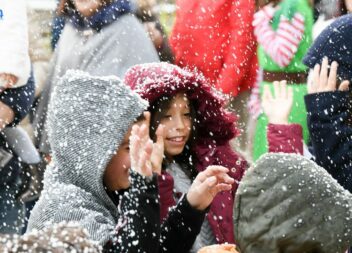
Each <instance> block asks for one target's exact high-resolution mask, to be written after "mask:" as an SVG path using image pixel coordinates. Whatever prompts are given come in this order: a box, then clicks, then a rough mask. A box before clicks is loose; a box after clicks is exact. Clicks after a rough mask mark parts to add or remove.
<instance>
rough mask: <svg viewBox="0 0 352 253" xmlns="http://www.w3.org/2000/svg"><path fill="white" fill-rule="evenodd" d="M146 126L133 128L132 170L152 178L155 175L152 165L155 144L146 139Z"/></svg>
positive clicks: (131, 140) (131, 146) (131, 137)
mask: <svg viewBox="0 0 352 253" xmlns="http://www.w3.org/2000/svg"><path fill="white" fill-rule="evenodd" d="M147 132H148V130H147V126H146V124H142V125H141V126H139V125H137V124H135V125H133V127H132V131H131V136H130V138H129V139H130V159H131V169H133V170H135V171H136V172H138V173H139V174H141V175H143V176H146V177H150V176H152V175H153V169H152V164H151V155H152V152H153V142H152V141H151V140H150V139H149V140H148V139H146V138H145V136H146V134H147Z"/></svg>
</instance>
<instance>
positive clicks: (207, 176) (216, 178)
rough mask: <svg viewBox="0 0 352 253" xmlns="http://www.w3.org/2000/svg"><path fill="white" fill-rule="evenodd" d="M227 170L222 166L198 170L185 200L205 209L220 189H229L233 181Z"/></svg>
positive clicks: (199, 208)
mask: <svg viewBox="0 0 352 253" xmlns="http://www.w3.org/2000/svg"><path fill="white" fill-rule="evenodd" d="M228 172H229V170H228V169H227V168H225V167H222V166H208V167H207V169H206V170H204V171H202V172H200V173H199V174H198V175H197V177H196V179H195V180H194V181H193V183H192V185H191V187H190V189H189V190H188V193H187V200H188V202H189V203H190V205H191V206H192V207H194V208H195V209H198V210H204V209H206V208H207V207H208V206H209V205H210V203H211V202H212V201H213V199H214V198H215V196H216V194H218V193H219V192H221V191H229V190H231V188H232V184H233V183H234V182H235V180H234V179H233V178H231V177H230V176H229V175H228V174H227V173H228Z"/></svg>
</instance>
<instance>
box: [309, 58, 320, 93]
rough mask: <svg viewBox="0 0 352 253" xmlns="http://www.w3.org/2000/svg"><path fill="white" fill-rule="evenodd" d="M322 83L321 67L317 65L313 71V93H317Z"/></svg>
mask: <svg viewBox="0 0 352 253" xmlns="http://www.w3.org/2000/svg"><path fill="white" fill-rule="evenodd" d="M319 83H320V65H319V64H315V66H314V71H313V82H312V83H311V85H312V87H311V88H312V92H317V90H318V87H319Z"/></svg>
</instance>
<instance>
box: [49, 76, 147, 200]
mask: <svg viewBox="0 0 352 253" xmlns="http://www.w3.org/2000/svg"><path fill="white" fill-rule="evenodd" d="M147 106H148V103H147V102H146V101H145V100H143V99H141V98H140V96H139V95H138V94H136V93H135V92H133V91H132V90H131V89H130V88H129V87H128V86H126V85H125V84H124V83H122V81H121V80H120V79H119V78H118V77H115V76H108V77H99V76H91V75H90V74H88V73H86V72H83V71H77V70H69V71H67V72H66V74H65V75H64V76H63V77H62V78H61V79H60V81H59V82H58V83H57V85H56V86H55V88H54V91H53V93H52V97H51V100H50V104H49V110H48V133H49V141H50V145H51V146H52V150H53V157H54V160H55V163H56V164H57V165H58V166H60V168H59V170H58V173H59V174H60V179H62V181H63V182H70V183H75V184H76V185H77V186H79V187H81V188H83V189H85V190H87V191H89V192H93V193H95V194H96V195H97V196H100V198H101V199H107V198H108V197H107V195H106V194H105V190H104V186H103V183H102V182H103V179H102V178H103V174H104V172H105V168H106V166H107V164H108V162H109V161H110V159H111V158H112V156H113V155H114V153H115V151H116V150H117V148H118V147H119V146H120V144H121V142H122V141H123V139H124V136H125V134H126V133H127V131H128V129H129V127H130V126H131V125H132V124H133V122H134V120H135V119H136V118H137V117H139V116H140V115H141V114H142V113H143V111H144V110H145V109H146V108H147ZM82 175H85V176H82ZM87 175H88V176H87Z"/></svg>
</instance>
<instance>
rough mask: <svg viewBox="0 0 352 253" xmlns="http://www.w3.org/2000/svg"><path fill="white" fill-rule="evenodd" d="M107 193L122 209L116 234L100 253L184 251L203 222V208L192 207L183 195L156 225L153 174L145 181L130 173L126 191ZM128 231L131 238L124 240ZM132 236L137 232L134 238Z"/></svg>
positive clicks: (186, 250)
mask: <svg viewBox="0 0 352 253" xmlns="http://www.w3.org/2000/svg"><path fill="white" fill-rule="evenodd" d="M133 189H134V190H133ZM109 196H110V197H111V198H112V199H113V201H114V203H116V204H117V207H118V210H119V212H122V215H121V217H123V219H121V220H119V222H118V224H117V226H116V229H115V231H116V233H115V235H114V236H113V239H112V240H111V241H109V242H108V243H107V244H106V245H105V248H104V252H116V253H121V252H128V253H137V252H146V253H154V252H155V253H162V252H167V253H173V252H174V253H179V252H188V251H189V250H190V249H191V247H192V245H193V243H194V241H195V239H196V237H197V235H198V234H199V232H200V229H201V226H202V223H203V221H204V216H205V211H204V212H203V211H198V210H196V209H194V208H192V207H191V206H190V204H189V203H188V201H187V198H186V197H185V196H184V197H183V198H182V199H181V200H180V201H179V203H178V204H177V205H176V206H175V207H174V208H172V209H171V210H170V212H169V215H168V218H167V219H166V220H165V222H164V223H163V224H162V225H160V206H159V201H158V187H157V179H156V177H155V176H154V177H153V179H152V180H151V181H149V182H148V181H146V180H144V179H143V177H141V176H139V175H136V174H135V173H133V174H132V176H131V187H130V190H129V191H126V192H124V193H122V194H121V192H119V193H118V194H113V193H109ZM130 234H132V236H131V240H129V239H128V238H129V235H130ZM135 235H138V236H137V238H138V240H136V236H135ZM132 238H133V239H132Z"/></svg>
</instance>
